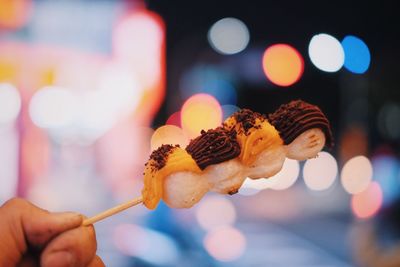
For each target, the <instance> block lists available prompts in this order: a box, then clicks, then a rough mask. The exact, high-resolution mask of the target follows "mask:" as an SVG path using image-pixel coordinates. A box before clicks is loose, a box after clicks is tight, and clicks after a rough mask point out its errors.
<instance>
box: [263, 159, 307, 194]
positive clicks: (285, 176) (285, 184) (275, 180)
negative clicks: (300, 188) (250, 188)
mask: <svg viewBox="0 0 400 267" xmlns="http://www.w3.org/2000/svg"><path fill="white" fill-rule="evenodd" d="M299 173H300V164H299V162H298V161H297V160H293V159H288V158H287V159H285V163H284V164H283V167H282V170H281V171H280V172H278V173H277V174H275V175H274V176H272V177H271V178H269V179H265V181H264V186H265V187H266V188H271V189H274V190H284V189H287V188H289V187H291V186H292V185H293V184H294V183H295V182H296V181H297V178H298V177H299Z"/></svg>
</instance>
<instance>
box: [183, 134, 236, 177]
mask: <svg viewBox="0 0 400 267" xmlns="http://www.w3.org/2000/svg"><path fill="white" fill-rule="evenodd" d="M186 151H187V152H188V153H189V154H190V155H191V156H192V158H193V159H194V160H195V161H196V163H197V165H198V166H199V167H200V169H202V170H204V169H205V168H206V167H207V166H209V165H212V164H217V163H220V162H224V161H227V160H230V159H233V158H235V157H237V156H238V155H239V154H240V146H239V143H238V142H237V140H236V132H235V130H230V131H229V130H227V129H224V128H222V127H218V128H216V129H213V130H208V131H207V132H205V131H204V130H203V131H201V135H200V136H198V137H197V138H195V139H193V140H191V141H190V144H189V145H188V146H187V147H186Z"/></svg>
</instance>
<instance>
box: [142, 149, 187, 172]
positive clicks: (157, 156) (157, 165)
mask: <svg viewBox="0 0 400 267" xmlns="http://www.w3.org/2000/svg"><path fill="white" fill-rule="evenodd" d="M175 147H179V145H175V146H173V145H162V146H160V147H159V148H157V149H156V150H154V151H153V152H152V153H151V155H150V160H149V161H148V162H150V167H151V168H152V171H158V170H160V169H162V168H163V167H164V166H165V164H166V163H167V159H168V155H169V154H170V153H171V152H172V150H173V149H174V148H175ZM147 164H148V163H146V166H147Z"/></svg>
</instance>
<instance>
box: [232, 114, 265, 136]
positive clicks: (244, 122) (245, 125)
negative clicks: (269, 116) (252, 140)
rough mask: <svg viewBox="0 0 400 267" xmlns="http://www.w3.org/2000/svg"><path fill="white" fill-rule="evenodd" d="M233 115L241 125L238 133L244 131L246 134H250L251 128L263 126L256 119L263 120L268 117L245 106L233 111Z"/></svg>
mask: <svg viewBox="0 0 400 267" xmlns="http://www.w3.org/2000/svg"><path fill="white" fill-rule="evenodd" d="M232 116H233V117H234V118H235V120H236V123H238V124H239V125H240V126H241V127H240V128H239V129H238V134H242V133H244V134H245V135H249V133H250V130H251V129H253V128H255V129H260V128H261V125H257V124H256V119H260V120H261V121H264V120H265V119H266V118H265V116H264V115H262V114H260V113H258V112H254V111H251V110H250V109H245V108H244V109H240V110H239V111H237V112H235V113H233V115H232Z"/></svg>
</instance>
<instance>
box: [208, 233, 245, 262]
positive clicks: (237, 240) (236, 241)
mask: <svg viewBox="0 0 400 267" xmlns="http://www.w3.org/2000/svg"><path fill="white" fill-rule="evenodd" d="M246 243H247V242H246V237H245V236H244V235H243V234H242V232H240V231H239V230H238V229H236V228H234V227H232V226H223V227H219V228H217V229H214V230H213V231H210V232H209V233H207V235H206V237H205V238H204V247H205V249H206V250H207V252H208V253H209V254H210V255H211V256H212V257H214V258H215V259H216V260H219V261H223V262H229V261H234V260H237V259H238V258H240V256H242V255H243V253H244V252H245V250H246Z"/></svg>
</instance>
